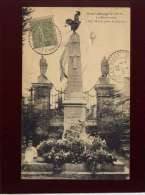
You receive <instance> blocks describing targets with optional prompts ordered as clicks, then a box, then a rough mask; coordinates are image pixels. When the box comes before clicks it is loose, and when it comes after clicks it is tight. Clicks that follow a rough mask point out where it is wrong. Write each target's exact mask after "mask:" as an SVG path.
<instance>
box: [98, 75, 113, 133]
mask: <svg viewBox="0 0 145 195" xmlns="http://www.w3.org/2000/svg"><path fill="white" fill-rule="evenodd" d="M113 89H114V86H113V84H111V83H109V79H108V78H106V77H105V78H104V77H100V78H99V83H98V84H96V87H95V90H96V97H97V129H98V132H100V133H105V131H106V130H108V128H109V126H108V125H109V122H110V121H111V120H112V119H113V115H112V114H113V113H112V109H113V106H114V102H113V94H114V90H113Z"/></svg>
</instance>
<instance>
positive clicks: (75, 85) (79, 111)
mask: <svg viewBox="0 0 145 195" xmlns="http://www.w3.org/2000/svg"><path fill="white" fill-rule="evenodd" d="M81 72H82V71H81V52H80V36H79V34H77V33H75V32H74V33H73V34H72V35H71V36H70V39H69V60H68V81H67V87H66V91H65V99H64V102H63V104H64V133H63V136H64V135H65V134H66V133H67V131H69V130H70V129H71V126H72V124H75V123H78V121H85V120H86V110H85V105H86V102H85V100H84V98H83V86H82V73H81ZM83 130H84V131H85V129H83Z"/></svg>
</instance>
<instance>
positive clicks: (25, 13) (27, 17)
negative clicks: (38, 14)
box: [22, 7, 33, 41]
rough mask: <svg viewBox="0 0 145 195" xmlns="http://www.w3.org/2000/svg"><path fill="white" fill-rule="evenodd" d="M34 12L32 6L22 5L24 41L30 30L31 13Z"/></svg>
mask: <svg viewBox="0 0 145 195" xmlns="http://www.w3.org/2000/svg"><path fill="white" fill-rule="evenodd" d="M32 12H33V10H32V8H30V7H22V32H23V41H24V36H25V33H26V32H27V31H28V30H29V27H28V23H29V21H30V20H31V13H32Z"/></svg>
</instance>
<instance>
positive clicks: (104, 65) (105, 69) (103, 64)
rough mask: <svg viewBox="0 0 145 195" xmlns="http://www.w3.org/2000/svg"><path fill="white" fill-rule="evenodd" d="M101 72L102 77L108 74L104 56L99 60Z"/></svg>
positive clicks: (106, 61) (107, 64) (107, 65)
mask: <svg viewBox="0 0 145 195" xmlns="http://www.w3.org/2000/svg"><path fill="white" fill-rule="evenodd" d="M101 72H102V77H105V78H106V77H107V76H108V74H109V63H108V60H107V58H106V57H104V58H103V60H102V62H101Z"/></svg>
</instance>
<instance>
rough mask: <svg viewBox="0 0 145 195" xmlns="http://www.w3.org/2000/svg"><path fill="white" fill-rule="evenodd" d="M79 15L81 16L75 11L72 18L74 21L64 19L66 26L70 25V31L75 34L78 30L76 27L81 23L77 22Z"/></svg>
mask: <svg viewBox="0 0 145 195" xmlns="http://www.w3.org/2000/svg"><path fill="white" fill-rule="evenodd" d="M80 14H81V13H80V11H76V14H75V16H74V20H72V19H66V21H65V22H66V24H67V25H70V27H71V30H72V31H73V32H75V31H76V30H77V29H78V27H79V25H80V23H81V22H80V21H79V16H80Z"/></svg>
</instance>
